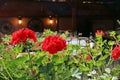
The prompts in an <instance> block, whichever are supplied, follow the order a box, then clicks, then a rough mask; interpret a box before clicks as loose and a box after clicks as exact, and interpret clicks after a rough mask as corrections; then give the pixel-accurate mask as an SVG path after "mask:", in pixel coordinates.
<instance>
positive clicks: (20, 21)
mask: <svg viewBox="0 0 120 80" xmlns="http://www.w3.org/2000/svg"><path fill="white" fill-rule="evenodd" d="M18 24H22V17H21V16H19V17H18Z"/></svg>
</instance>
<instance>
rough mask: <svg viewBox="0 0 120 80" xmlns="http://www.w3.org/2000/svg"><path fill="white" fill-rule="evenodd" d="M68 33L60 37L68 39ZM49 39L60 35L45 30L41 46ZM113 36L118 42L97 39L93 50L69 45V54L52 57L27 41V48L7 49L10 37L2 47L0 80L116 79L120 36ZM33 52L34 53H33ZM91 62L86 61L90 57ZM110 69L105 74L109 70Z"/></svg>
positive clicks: (119, 69)
mask: <svg viewBox="0 0 120 80" xmlns="http://www.w3.org/2000/svg"><path fill="white" fill-rule="evenodd" d="M68 34H69V33H68V32H66V33H63V34H61V35H60V36H62V37H63V38H66V36H67V35H68ZM48 35H57V32H53V31H50V30H46V31H45V32H44V33H43V34H42V35H41V36H40V37H39V38H38V42H39V43H40V47H41V42H42V40H43V39H44V37H46V36H48ZM110 36H112V37H114V38H115V40H109V41H108V40H104V39H103V38H102V36H97V37H96V42H95V46H94V47H93V48H90V44H89V43H87V46H86V47H81V46H80V45H79V44H78V45H73V44H68V45H67V48H66V50H63V51H60V52H58V53H57V54H54V55H51V54H49V53H48V52H44V51H42V50H41V49H40V48H39V50H33V47H34V46H35V43H32V42H31V41H29V40H28V43H26V45H24V44H22V43H21V44H18V45H15V46H12V45H5V44H4V42H9V41H10V39H11V36H10V35H6V36H5V37H4V38H3V41H2V42H1V44H0V79H1V80H80V79H81V80H82V79H83V80H112V78H113V77H117V76H118V75H119V71H120V65H119V64H116V65H113V64H114V63H115V62H114V61H113V60H112V59H111V50H112V49H113V45H114V44H115V43H116V42H118V43H119V41H120V35H116V32H115V31H113V32H111V33H110ZM23 49H26V50H25V52H23ZM33 51H34V52H33ZM88 55H89V56H90V59H88V60H87V59H86V57H87V56H88ZM108 68H109V69H110V71H109V72H106V69H108Z"/></svg>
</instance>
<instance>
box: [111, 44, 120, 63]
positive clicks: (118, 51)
mask: <svg viewBox="0 0 120 80" xmlns="http://www.w3.org/2000/svg"><path fill="white" fill-rule="evenodd" d="M111 52H112V53H111V57H112V58H113V59H114V61H117V60H118V59H119V57H120V46H116V47H115V48H114V49H113V50H112V51H111Z"/></svg>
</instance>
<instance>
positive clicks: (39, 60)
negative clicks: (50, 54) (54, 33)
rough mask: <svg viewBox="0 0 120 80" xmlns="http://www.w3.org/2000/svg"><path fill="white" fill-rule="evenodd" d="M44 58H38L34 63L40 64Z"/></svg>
mask: <svg viewBox="0 0 120 80" xmlns="http://www.w3.org/2000/svg"><path fill="white" fill-rule="evenodd" d="M45 57H46V55H43V56H41V57H39V58H38V59H37V60H36V61H35V63H37V64H41V63H42V61H43V59H44V58H45Z"/></svg>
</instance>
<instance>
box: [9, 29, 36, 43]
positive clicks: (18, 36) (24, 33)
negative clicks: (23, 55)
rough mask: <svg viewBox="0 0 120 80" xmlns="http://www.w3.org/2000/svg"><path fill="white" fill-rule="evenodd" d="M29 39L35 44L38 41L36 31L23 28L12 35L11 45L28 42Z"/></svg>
mask: <svg viewBox="0 0 120 80" xmlns="http://www.w3.org/2000/svg"><path fill="white" fill-rule="evenodd" d="M28 38H29V39H31V40H32V41H34V42H36V41H37V38H36V36H35V32H34V31H32V30H30V29H28V28H22V29H20V30H18V31H15V32H13V33H12V39H11V41H10V44H18V43H20V42H26V40H27V39H28Z"/></svg>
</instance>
